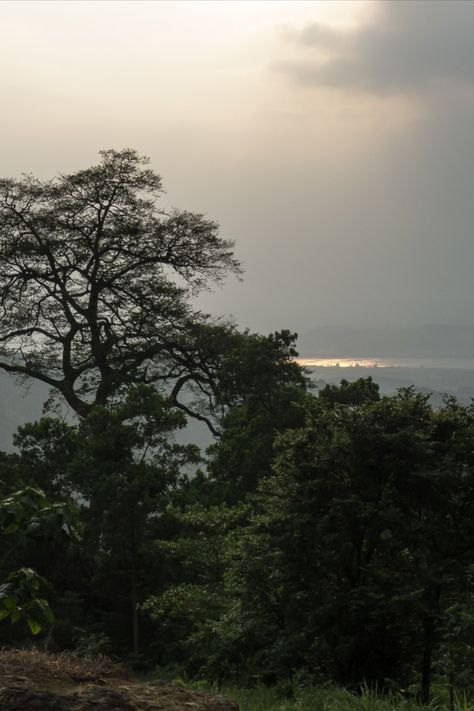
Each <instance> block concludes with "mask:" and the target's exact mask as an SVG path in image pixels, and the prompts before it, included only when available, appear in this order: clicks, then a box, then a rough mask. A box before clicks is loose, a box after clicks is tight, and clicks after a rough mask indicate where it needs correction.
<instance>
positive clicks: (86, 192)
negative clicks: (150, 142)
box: [0, 150, 239, 419]
mask: <svg viewBox="0 0 474 711" xmlns="http://www.w3.org/2000/svg"><path fill="white" fill-rule="evenodd" d="M147 163H148V159H146V158H143V157H141V156H139V155H137V153H136V152H135V151H133V150H122V151H113V150H109V151H102V152H101V162H100V163H99V164H98V165H96V166H92V167H90V168H88V169H86V170H80V171H78V172H77V173H73V174H71V175H61V176H59V177H57V178H56V179H54V180H52V181H48V182H42V181H40V180H37V179H35V178H33V177H29V176H27V177H23V178H22V179H20V180H13V179H4V180H1V181H0V368H2V369H4V370H6V371H8V372H10V373H14V374H18V375H20V376H26V377H30V378H36V379H38V380H41V381H43V382H45V383H47V384H48V385H49V386H50V387H51V388H53V389H55V390H56V391H59V392H60V393H61V394H62V395H63V396H64V398H65V399H66V401H67V402H68V404H69V405H70V406H71V407H72V408H73V410H74V411H75V412H76V413H77V414H78V415H79V416H85V415H87V414H88V413H89V412H90V411H91V409H92V407H93V406H94V405H97V404H99V405H107V404H108V402H109V401H110V400H111V399H113V398H114V396H115V395H117V393H118V392H120V390H121V389H122V388H123V387H124V386H127V385H128V384H130V383H139V382H142V383H152V382H160V381H161V382H163V381H166V382H167V383H168V384H169V383H171V385H170V386H169V387H170V390H171V392H172V396H173V399H174V400H175V401H176V404H178V396H179V393H180V391H181V390H182V389H183V388H185V387H189V386H190V384H191V383H194V385H195V387H197V388H198V389H200V390H202V391H204V392H205V393H206V394H209V391H211V390H212V387H213V385H214V383H213V374H212V372H211V366H210V362H211V360H212V358H211V356H215V355H216V352H217V351H218V346H217V345H216V343H215V341H216V340H217V341H218V340H219V335H220V330H219V327H217V326H216V324H213V323H212V322H211V320H210V319H208V318H206V317H205V316H204V315H202V314H199V313H197V312H195V311H193V310H192V308H191V306H190V303H189V300H190V297H191V296H194V295H195V294H196V293H197V292H199V291H200V290H202V289H204V288H206V287H207V286H208V285H209V284H210V283H213V282H220V281H221V280H222V278H223V277H224V276H225V275H226V274H228V273H229V272H230V273H232V272H234V273H239V264H238V262H237V261H236V260H235V258H234V257H233V253H232V244H231V243H230V242H228V241H225V240H223V239H222V238H221V237H219V234H218V226H217V225H216V223H215V222H212V221H210V220H207V219H205V217H204V216H203V215H200V214H195V213H192V212H185V211H176V210H174V211H172V212H170V213H165V212H164V211H162V210H160V209H158V206H157V198H158V196H159V193H160V192H161V178H160V176H159V175H157V174H156V173H154V172H153V171H152V170H150V169H149V168H147ZM179 404H181V405H182V406H183V407H184V408H187V406H186V405H185V404H183V403H182V402H181V403H179ZM188 409H189V408H188ZM196 414H198V416H200V417H201V419H205V416H204V415H203V414H201V415H199V413H196Z"/></svg>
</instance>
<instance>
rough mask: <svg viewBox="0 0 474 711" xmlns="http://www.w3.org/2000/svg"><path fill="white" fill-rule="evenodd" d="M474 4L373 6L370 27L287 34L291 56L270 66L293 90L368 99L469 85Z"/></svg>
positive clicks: (415, 1) (472, 82)
mask: <svg viewBox="0 0 474 711" xmlns="http://www.w3.org/2000/svg"><path fill="white" fill-rule="evenodd" d="M473 40H474V2H472V1H471V0H467V1H464V0H451V1H450V2H448V0H438V1H436V0H430V1H428V2H427V1H426V0H421V1H420V0H410V1H409V2H401V1H400V0H398V1H397V0H384V1H383V2H382V1H381V0H379V2H378V4H377V12H376V13H375V17H374V18H373V21H372V22H371V23H370V24H366V25H363V26H359V27H357V28H356V29H353V30H351V31H348V30H343V31H337V30H334V29H331V28H327V27H325V26H323V25H321V24H317V23H313V24H309V25H307V26H306V27H304V28H303V29H302V30H301V31H299V32H298V33H295V34H293V45H294V48H295V49H297V50H298V56H297V57H295V56H293V57H292V58H289V59H286V60H284V61H280V62H278V63H277V64H275V65H274V68H275V69H276V70H277V71H280V72H283V73H285V74H286V75H287V76H288V77H290V79H291V80H292V81H294V82H295V83H300V84H306V85H310V86H318V87H334V88H341V89H349V90H356V91H364V92H369V93H374V94H400V93H402V94H406V93H411V92H420V91H422V92H423V91H427V92H429V91H440V90H442V89H443V88H444V87H446V86H449V87H453V86H454V87H468V88H472V87H473V86H474V52H473V50H472V48H473Z"/></svg>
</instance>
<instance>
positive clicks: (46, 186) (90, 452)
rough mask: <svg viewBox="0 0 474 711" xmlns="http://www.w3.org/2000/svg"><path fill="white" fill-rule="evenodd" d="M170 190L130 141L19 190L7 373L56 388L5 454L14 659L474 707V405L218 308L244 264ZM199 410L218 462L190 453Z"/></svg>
mask: <svg viewBox="0 0 474 711" xmlns="http://www.w3.org/2000/svg"><path fill="white" fill-rule="evenodd" d="M160 190H161V180H160V178H159V176H157V175H156V174H155V173H153V172H152V171H151V170H149V168H147V166H146V161H145V160H144V159H142V158H140V157H139V156H137V154H136V153H134V152H133V151H130V150H126V151H121V152H114V151H107V152H104V153H103V154H102V159H101V163H100V164H99V165H97V166H94V167H92V168H89V169H87V170H83V171H79V172H78V173H75V174H72V175H67V176H61V177H60V178H58V179H57V180H55V181H52V182H48V183H42V182H40V181H36V180H35V179H33V178H30V177H28V178H25V179H22V180H20V181H14V180H3V181H0V198H1V202H0V294H1V305H0V308H1V311H2V313H1V319H0V353H1V357H2V361H1V362H0V367H1V368H3V369H4V370H5V371H7V372H10V373H12V374H13V375H14V376H16V377H18V378H21V379H28V378H36V379H39V380H41V381H42V382H45V383H47V384H48V385H49V387H50V388H51V398H50V400H49V401H48V403H46V404H45V414H44V417H43V418H42V419H40V420H39V421H37V422H32V423H30V424H27V425H24V426H22V427H20V428H19V429H18V431H17V434H16V435H15V440H14V445H15V453H10V454H6V453H3V454H2V455H1V458H0V481H1V493H2V501H1V505H0V526H1V529H2V557H1V559H0V567H1V569H0V576H1V581H2V585H1V587H0V618H1V619H2V622H1V627H0V633H1V637H2V644H3V645H13V646H23V645H27V644H35V645H37V646H39V647H40V648H42V649H46V650H49V651H61V650H73V651H75V652H76V653H77V654H79V655H97V654H105V655H108V656H111V657H113V658H117V659H121V660H124V661H126V662H127V663H128V664H130V665H132V666H133V667H134V668H135V669H137V670H140V671H147V670H151V669H157V668H159V669H161V670H163V673H172V674H176V675H181V676H184V677H186V678H188V679H205V680H207V681H209V682H211V683H212V682H215V683H216V684H217V685H223V684H235V685H238V686H241V687H251V686H258V685H269V686H275V685H285V684H286V685H288V688H291V686H292V684H294V683H295V680H297V681H298V682H299V683H302V682H304V683H307V684H311V685H320V684H325V683H327V682H331V683H335V684H340V685H342V686H345V687H347V688H349V689H357V688H359V687H360V686H361V684H366V685H367V686H368V687H371V688H378V689H379V690H384V689H387V690H388V689H390V690H392V691H397V692H402V691H404V692H406V693H408V691H407V690H411V691H413V693H419V694H420V698H421V699H422V700H423V701H428V700H429V698H430V690H431V688H432V686H433V684H435V683H436V684H439V685H442V686H443V687H445V688H446V689H447V690H448V692H449V694H451V699H453V698H454V693H455V690H456V689H461V690H464V691H466V693H469V692H470V691H471V686H472V675H471V674H470V669H471V668H472V664H473V663H474V652H473V644H474V614H473V599H474V558H473V553H472V551H473V550H474V458H473V452H474V407H473V406H461V405H460V404H459V403H458V402H457V401H456V400H455V399H454V398H446V399H445V402H444V405H443V406H442V407H439V408H436V409H434V408H433V407H431V405H430V404H429V400H428V397H427V396H425V395H422V394H419V393H416V392H415V391H414V390H413V389H410V388H407V389H402V390H400V391H399V392H398V393H397V394H396V395H393V396H390V397H382V396H381V395H380V392H379V388H378V386H377V384H376V383H375V382H373V381H372V380H371V379H370V378H369V379H360V380H358V381H356V382H353V383H348V382H345V381H342V382H341V384H340V385H339V386H333V385H331V386H327V387H325V388H323V389H321V390H315V389H314V388H312V387H311V381H310V378H309V377H308V373H307V372H305V371H304V369H301V368H300V367H299V366H298V365H297V364H296V362H295V357H296V355H297V352H296V336H295V335H294V334H293V333H291V332H290V331H287V330H282V331H280V332H276V333H273V334H270V335H260V334H254V333H250V332H248V331H242V330H239V328H237V327H236V326H235V324H233V323H231V322H229V321H228V320H226V319H225V318H222V319H216V318H214V317H211V316H209V315H206V314H203V313H202V312H200V311H198V310H196V309H195V308H194V306H193V304H194V303H195V298H196V295H197V293H198V292H199V291H200V290H202V289H205V288H208V287H209V286H210V285H212V284H213V283H216V282H217V283H219V282H221V281H222V280H223V279H224V277H225V276H226V275H228V274H232V273H234V274H237V275H239V274H240V266H239V264H238V262H237V260H236V259H235V257H234V256H233V251H232V245H231V244H230V243H229V242H226V241H225V240H223V239H221V238H220V236H219V233H218V227H217V225H216V224H215V223H213V222H211V221H209V220H208V219H207V218H205V217H204V216H202V215H197V214H194V213H189V212H179V211H174V212H172V213H169V214H167V213H165V212H163V211H161V210H159V209H158V207H157V205H158V202H157V199H158V197H159V193H160ZM65 404H67V406H68V408H69V409H68V410H67V411H66V410H65ZM2 406H3V407H5V408H7V407H8V403H3V405H2ZM189 418H197V419H199V420H200V421H202V422H204V423H205V424H206V426H207V427H208V428H209V430H210V431H211V432H212V434H213V436H214V443H213V444H212V445H211V446H210V447H209V449H208V450H207V451H206V452H202V451H200V450H199V449H198V447H196V446H193V445H183V444H179V443H177V441H176V439H175V435H176V433H177V432H178V431H179V430H180V429H182V428H183V427H185V426H186V421H187V419H189Z"/></svg>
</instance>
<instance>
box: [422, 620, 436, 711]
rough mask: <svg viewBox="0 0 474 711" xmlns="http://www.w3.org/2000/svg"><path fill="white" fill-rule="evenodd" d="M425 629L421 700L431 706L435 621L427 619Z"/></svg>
mask: <svg viewBox="0 0 474 711" xmlns="http://www.w3.org/2000/svg"><path fill="white" fill-rule="evenodd" d="M423 629H424V647H423V657H422V660H421V694H420V700H421V702H422V703H423V704H429V702H430V688H431V666H432V656H433V642H434V619H433V617H427V618H426V619H425V622H424V625H423Z"/></svg>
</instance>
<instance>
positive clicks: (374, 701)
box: [223, 688, 472, 711]
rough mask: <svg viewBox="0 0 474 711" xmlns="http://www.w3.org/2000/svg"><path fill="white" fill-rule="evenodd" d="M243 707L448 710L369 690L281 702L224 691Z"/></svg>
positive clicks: (267, 694) (257, 693) (252, 710)
mask: <svg viewBox="0 0 474 711" xmlns="http://www.w3.org/2000/svg"><path fill="white" fill-rule="evenodd" d="M223 693H225V694H226V695H227V696H230V697H231V698H233V699H234V700H235V701H237V703H238V704H239V706H240V709H241V711H421V709H422V708H424V709H426V708H429V709H431V710H432V711H437V710H438V709H444V708H446V707H445V706H444V705H441V704H438V703H437V702H435V701H433V702H432V703H431V704H430V706H429V707H422V706H420V705H419V704H417V703H415V702H414V701H412V700H408V699H404V698H402V697H398V696H390V697H387V696H386V697H380V696H376V695H375V694H374V693H371V692H370V691H368V690H364V691H363V693H361V694H360V695H358V694H351V693H350V692H349V691H346V690H345V689H335V688H312V689H302V690H300V691H299V692H297V694H296V698H295V699H293V700H287V699H282V698H278V694H277V693H276V692H275V690H273V689H266V688H258V689H231V688H230V689H225V690H223ZM471 708H472V707H469V706H467V707H466V706H465V705H464V703H459V705H457V710H456V711H471Z"/></svg>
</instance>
